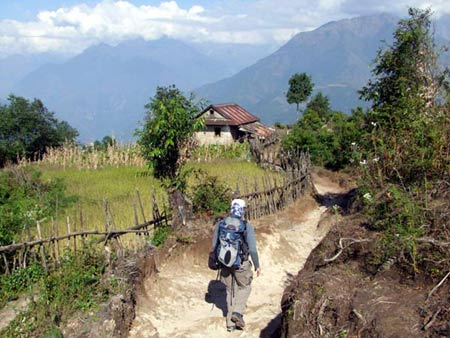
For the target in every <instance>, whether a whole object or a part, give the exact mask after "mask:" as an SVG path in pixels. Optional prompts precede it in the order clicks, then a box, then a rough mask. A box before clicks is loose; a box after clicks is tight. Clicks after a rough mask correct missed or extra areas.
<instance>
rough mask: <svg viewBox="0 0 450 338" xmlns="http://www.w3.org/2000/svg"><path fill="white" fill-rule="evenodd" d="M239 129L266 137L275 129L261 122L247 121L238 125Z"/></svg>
mask: <svg viewBox="0 0 450 338" xmlns="http://www.w3.org/2000/svg"><path fill="white" fill-rule="evenodd" d="M239 129H240V130H242V131H246V132H248V133H251V134H257V135H259V136H263V137H268V136H269V135H271V134H272V133H274V132H275V129H273V128H270V127H268V126H266V125H264V124H262V123H261V122H253V123H248V124H245V125H243V126H239Z"/></svg>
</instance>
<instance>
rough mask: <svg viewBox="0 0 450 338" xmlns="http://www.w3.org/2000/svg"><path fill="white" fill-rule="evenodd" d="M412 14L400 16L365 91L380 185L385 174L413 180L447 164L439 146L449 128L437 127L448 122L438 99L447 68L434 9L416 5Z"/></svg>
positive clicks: (370, 147) (369, 147)
mask: <svg viewBox="0 0 450 338" xmlns="http://www.w3.org/2000/svg"><path fill="white" fill-rule="evenodd" d="M408 13H409V18H407V19H404V20H400V21H399V24H398V28H397V30H396V31H395V33H394V42H393V44H392V46H390V47H389V48H388V49H385V50H380V51H379V52H378V55H377V57H376V59H375V64H376V65H375V68H374V69H373V74H374V78H373V80H370V81H369V82H368V84H367V86H365V87H364V88H363V89H362V90H361V91H360V94H361V97H362V98H363V99H365V100H368V101H371V102H372V110H371V111H370V112H369V114H368V122H370V123H368V124H367V125H368V126H369V127H371V128H372V129H373V130H371V131H370V135H368V141H367V149H366V150H367V154H370V156H372V157H373V158H376V159H380V162H379V164H377V165H378V166H380V168H381V169H380V170H379V173H380V175H381V174H382V175H383V177H382V178H380V184H382V182H383V179H387V180H394V181H396V180H402V181H403V182H405V181H407V180H412V181H414V180H417V178H419V177H424V176H428V177H429V176H432V175H433V174H432V173H433V172H436V168H439V167H445V165H444V163H445V159H444V157H443V156H442V154H441V153H440V150H439V149H442V146H444V145H443V144H442V143H441V142H442V140H443V139H444V138H443V137H442V136H443V135H444V134H448V131H445V130H444V132H443V133H442V132H439V131H438V130H439V129H441V128H442V126H443V125H446V124H448V116H447V118H445V116H444V115H445V114H443V113H442V112H443V110H442V109H441V108H440V107H439V106H438V102H439V100H438V99H439V97H440V96H441V94H442V95H446V94H445V89H446V88H448V86H447V84H448V82H447V77H448V70H445V71H440V70H439V69H438V66H437V55H436V47H435V43H434V37H433V34H432V32H431V30H430V27H431V20H430V16H431V11H430V10H429V9H427V10H420V9H414V8H411V9H409V12H408ZM440 120H442V121H440ZM445 121H447V122H445ZM436 128H439V129H436ZM433 144H434V145H435V147H434V146H433ZM444 147H445V146H444ZM433 149H434V150H436V152H435V151H434V150H433ZM441 161H444V162H443V163H441ZM438 163H440V164H439V165H437V164H438Z"/></svg>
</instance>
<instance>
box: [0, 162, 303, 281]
mask: <svg viewBox="0 0 450 338" xmlns="http://www.w3.org/2000/svg"><path fill="white" fill-rule="evenodd" d="M281 165H282V167H283V175H282V179H281V180H280V179H275V178H274V177H273V176H272V177H271V176H269V175H266V176H264V178H263V180H262V184H261V183H258V181H257V180H256V179H255V180H254V182H249V181H243V182H240V183H238V184H237V187H236V191H235V193H234V197H236V198H243V199H245V200H246V201H247V213H246V215H247V218H248V219H249V220H251V219H255V218H259V217H262V216H266V215H270V214H273V213H276V212H278V211H279V210H281V209H283V208H285V207H286V206H288V205H289V204H291V203H292V202H293V201H295V200H296V199H297V198H299V197H300V196H302V195H303V194H304V192H305V190H306V188H307V187H308V185H309V169H310V161H309V156H308V155H307V154H306V155H305V154H291V155H290V156H289V158H288V159H286V160H285V161H284V162H281ZM137 201H138V204H136V203H135V204H134V205H133V209H134V218H135V224H134V225H133V226H131V227H129V228H128V229H124V230H118V229H115V224H114V220H113V218H112V213H111V210H110V208H109V204H108V201H107V200H106V199H105V200H104V201H103V202H104V203H103V204H104V214H105V226H104V230H83V228H84V227H85V225H84V224H83V215H82V212H81V211H80V213H79V217H78V218H79V219H78V222H76V223H75V222H72V223H71V220H70V218H69V217H68V218H67V233H66V234H64V235H59V234H57V233H55V232H56V231H55V230H53V231H52V234H53V235H52V236H51V237H49V238H42V235H41V226H40V223H39V222H38V223H37V224H36V230H37V238H34V239H32V236H31V234H30V232H29V233H28V238H29V240H28V241H26V242H23V243H14V244H11V245H6V246H0V255H1V256H2V258H1V260H0V273H1V272H3V273H7V274H9V273H11V272H12V271H14V270H16V269H20V268H24V267H26V266H27V265H29V264H30V263H33V262H37V263H39V264H41V265H42V266H43V267H44V268H45V270H46V271H49V270H51V269H54V268H56V267H57V266H59V264H60V262H61V259H62V257H63V255H64V251H65V250H69V251H71V252H73V253H74V255H75V256H76V255H77V252H79V251H80V250H83V247H84V245H86V244H88V243H104V244H105V245H108V246H113V247H114V248H113V249H114V250H116V252H120V251H122V250H123V246H122V244H121V241H120V237H121V236H123V235H125V234H134V235H137V236H135V237H134V240H135V243H134V245H135V248H139V247H140V246H142V244H143V243H144V242H148V236H149V235H150V233H152V232H153V230H155V229H157V228H158V227H161V226H168V225H169V223H170V219H169V217H168V215H167V212H166V209H165V208H164V209H163V210H164V211H163V212H162V213H161V212H160V210H161V209H160V208H159V207H158V205H157V203H156V199H155V196H154V194H153V210H152V217H153V219H152V220H149V221H147V219H146V217H145V212H144V205H143V203H142V200H141V198H140V194H139V191H137ZM138 210H139V211H140V212H139V211H138ZM139 213H140V214H141V217H142V220H143V222H142V223H140V221H139ZM76 224H78V227H79V229H76V227H75V225H76ZM52 229H55V227H54V224H53V222H52ZM128 247H129V246H128Z"/></svg>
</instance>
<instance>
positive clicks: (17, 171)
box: [0, 168, 77, 266]
mask: <svg viewBox="0 0 450 338" xmlns="http://www.w3.org/2000/svg"><path fill="white" fill-rule="evenodd" d="M40 177H41V173H40V172H38V171H35V170H31V169H22V168H10V169H7V170H3V171H1V172H0V245H8V244H11V243H12V242H13V241H14V240H16V241H18V239H19V236H20V234H21V232H22V231H23V230H24V227H25V226H34V225H35V224H36V222H37V221H39V220H42V219H45V218H48V217H50V216H53V215H54V214H55V213H56V210H57V209H59V210H62V209H64V208H66V207H68V206H70V205H71V204H73V203H74V202H75V201H76V199H77V198H76V196H68V195H67V194H66V192H65V189H66V188H65V185H64V183H63V182H62V181H61V180H58V179H56V180H51V181H49V182H43V181H42V180H41V178H40ZM0 266H1V265H0Z"/></svg>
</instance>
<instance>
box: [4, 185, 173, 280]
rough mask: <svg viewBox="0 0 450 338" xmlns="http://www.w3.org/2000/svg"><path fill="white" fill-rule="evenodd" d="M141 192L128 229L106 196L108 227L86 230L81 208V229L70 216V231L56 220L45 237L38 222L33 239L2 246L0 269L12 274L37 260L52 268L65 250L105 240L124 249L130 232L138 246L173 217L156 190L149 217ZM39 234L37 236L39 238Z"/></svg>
mask: <svg viewBox="0 0 450 338" xmlns="http://www.w3.org/2000/svg"><path fill="white" fill-rule="evenodd" d="M136 193H137V200H138V202H139V203H138V205H137V204H136V203H135V204H133V209H134V219H135V224H134V225H133V226H131V227H129V228H127V229H120V230H118V229H115V224H114V220H113V218H112V213H111V210H110V207H109V204H108V201H107V200H106V199H104V200H103V205H104V213H105V225H104V230H83V228H84V224H83V214H82V212H81V210H80V214H79V219H78V226H79V228H80V229H79V230H77V229H76V228H75V225H76V223H75V222H73V220H71V219H70V218H69V217H67V233H66V234H64V235H59V234H57V233H56V230H55V229H56V227H55V226H54V224H53V222H52V224H51V227H52V234H53V235H52V236H51V237H48V238H42V235H41V225H40V223H39V222H37V223H36V235H35V236H34V239H32V235H31V232H30V231H29V232H28V238H29V240H28V241H26V242H22V243H13V244H10V245H6V246H0V255H1V256H2V257H1V260H0V273H1V272H3V273H6V274H9V273H11V272H12V271H14V270H16V269H20V268H25V267H26V266H27V265H29V264H31V263H33V262H37V263H38V264H41V265H42V266H43V267H44V269H45V270H46V271H47V272H48V271H49V270H51V269H54V268H56V267H58V266H59V265H60V263H61V259H62V257H63V255H64V252H65V251H67V250H69V251H71V252H73V253H74V255H75V256H76V255H77V252H79V251H80V250H83V247H84V246H85V245H86V244H88V243H89V244H92V243H97V244H98V243H103V244H105V245H108V246H113V247H114V250H115V251H116V252H121V251H123V245H122V243H121V241H120V237H121V236H123V235H126V234H134V235H137V236H136V237H135V243H134V246H135V248H138V247H140V246H142V243H143V242H147V240H148V237H149V236H150V235H151V234H152V233H153V231H154V230H156V229H157V228H159V227H161V226H168V225H169V217H168V216H167V211H166V209H165V208H163V212H160V209H161V208H159V207H158V205H157V203H156V198H155V196H154V194H153V197H152V198H153V209H152V216H153V219H152V220H149V221H147V219H146V216H145V212H144V205H143V203H142V200H141V198H140V194H139V191H136ZM138 209H139V210H140V213H141V217H142V219H143V222H142V223H139V222H140V221H139V211H138ZM36 237H37V238H36Z"/></svg>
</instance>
